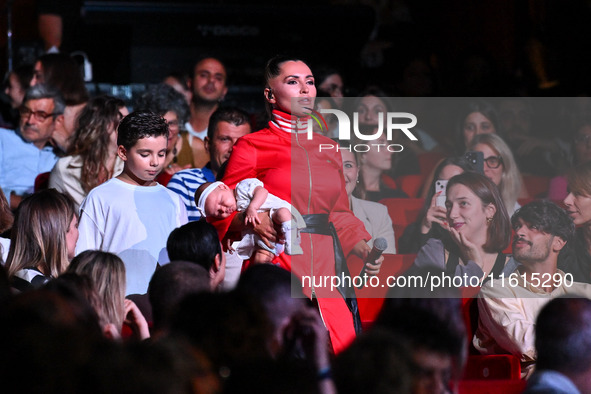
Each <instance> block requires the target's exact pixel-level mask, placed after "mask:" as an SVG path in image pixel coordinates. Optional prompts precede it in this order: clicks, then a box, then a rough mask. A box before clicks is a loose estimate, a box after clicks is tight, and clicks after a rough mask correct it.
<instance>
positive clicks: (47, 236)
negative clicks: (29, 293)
mask: <svg viewBox="0 0 591 394" xmlns="http://www.w3.org/2000/svg"><path fill="white" fill-rule="evenodd" d="M77 240H78V213H77V210H76V205H75V204H74V201H73V200H72V199H71V198H70V197H69V196H67V195H66V194H63V193H60V192H58V191H57V190H55V189H48V190H42V191H40V192H38V193H35V194H32V195H30V196H29V197H27V198H25V199H24V200H23V202H22V203H21V205H20V206H19V209H18V211H17V213H16V218H15V221H14V225H13V227H12V231H11V241H10V249H9V251H8V258H7V260H6V268H7V270H8V276H9V278H10V280H11V282H12V286H13V287H14V288H16V289H17V290H21V291H23V290H27V289H30V288H34V287H39V286H41V285H43V284H44V283H46V282H47V281H48V280H49V279H50V278H56V277H58V276H59V275H60V274H62V273H63V272H64V271H65V270H66V269H67V268H68V265H69V264H70V260H71V259H72V258H73V257H74V255H75V248H76V241H77Z"/></svg>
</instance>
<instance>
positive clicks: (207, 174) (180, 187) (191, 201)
mask: <svg viewBox="0 0 591 394" xmlns="http://www.w3.org/2000/svg"><path fill="white" fill-rule="evenodd" d="M205 182H215V175H213V172H211V167H210V165H209V163H207V164H206V165H205V167H203V168H189V169H187V170H182V171H179V172H177V173H176V174H174V175H173V176H172V178H171V179H170V181H169V182H168V185H167V186H166V187H168V188H169V189H170V190H172V191H173V192H175V193H177V194H178V195H179V196H181V200H182V201H183V203H184V204H185V207H187V216H188V218H189V221H190V222H193V221H196V220H199V219H200V218H201V215H200V214H199V211H198V210H197V204H195V192H196V191H197V188H198V187H199V186H201V185H202V184H204V183H205Z"/></svg>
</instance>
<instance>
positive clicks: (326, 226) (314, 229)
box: [300, 213, 361, 334]
mask: <svg viewBox="0 0 591 394" xmlns="http://www.w3.org/2000/svg"><path fill="white" fill-rule="evenodd" d="M303 218H304V222H305V223H306V228H303V229H302V230H301V231H300V232H301V233H310V234H320V235H329V236H331V237H332V246H333V249H334V260H335V274H336V275H339V276H340V275H341V274H344V275H345V276H349V277H350V276H351V274H350V273H349V267H347V259H346V258H345V253H343V247H342V246H341V242H340V241H339V237H338V236H337V230H336V229H335V227H334V224H332V222H331V221H329V220H328V214H326V213H316V214H311V215H303ZM313 274H314V273H313V272H312V275H313ZM338 290H339V293H341V295H342V296H343V298H344V299H345V303H346V304H347V307H348V308H349V310H350V311H351V314H352V315H353V324H354V326H355V332H356V333H357V334H359V333H361V317H360V315H359V307H358V305H357V297H356V296H355V289H354V288H353V287H352V286H343V284H342V283H341V285H340V286H339V287H338Z"/></svg>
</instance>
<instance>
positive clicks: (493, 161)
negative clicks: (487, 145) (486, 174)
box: [484, 156, 503, 168]
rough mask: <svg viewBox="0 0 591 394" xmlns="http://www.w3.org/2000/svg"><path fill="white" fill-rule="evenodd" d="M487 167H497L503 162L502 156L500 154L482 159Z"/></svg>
mask: <svg viewBox="0 0 591 394" xmlns="http://www.w3.org/2000/svg"><path fill="white" fill-rule="evenodd" d="M484 162H485V163H486V165H487V167H488V168H499V167H500V165H501V164H503V158H502V157H501V156H489V157H487V158H486V159H484Z"/></svg>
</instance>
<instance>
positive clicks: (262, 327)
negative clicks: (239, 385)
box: [170, 292, 271, 377]
mask: <svg viewBox="0 0 591 394" xmlns="http://www.w3.org/2000/svg"><path fill="white" fill-rule="evenodd" d="M170 330H171V335H172V336H173V337H175V338H176V337H181V338H187V339H188V341H189V342H190V343H191V345H192V346H194V347H195V348H196V349H197V350H200V351H203V352H204V353H205V355H206V356H207V357H208V358H209V359H210V360H211V361H212V363H213V368H214V370H216V371H219V373H220V374H222V376H225V377H227V376H228V375H229V374H230V373H231V371H232V370H233V369H234V368H235V367H237V366H239V365H245V364H247V363H251V362H255V361H256V360H261V359H263V360H265V359H269V358H270V357H271V355H270V353H269V349H268V346H267V339H268V338H269V337H270V336H271V326H270V324H269V322H268V320H267V318H266V316H265V312H264V311H263V308H262V306H261V305H260V304H259V303H257V302H256V301H255V300H254V299H252V298H251V297H247V296H245V295H244V294H238V293H234V292H230V293H200V294H191V295H188V296H187V297H185V298H184V299H183V300H182V301H181V302H180V304H179V306H178V308H177V310H176V313H175V314H174V316H173V317H172V320H171V326H170Z"/></svg>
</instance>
